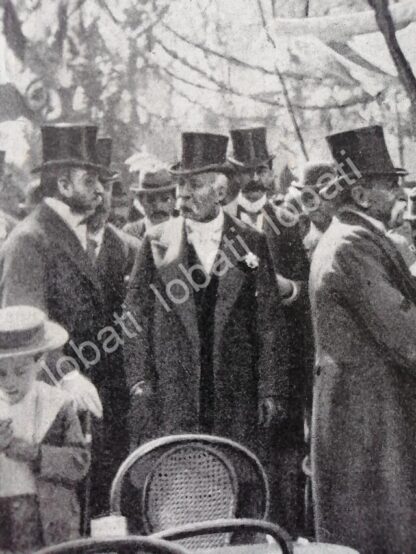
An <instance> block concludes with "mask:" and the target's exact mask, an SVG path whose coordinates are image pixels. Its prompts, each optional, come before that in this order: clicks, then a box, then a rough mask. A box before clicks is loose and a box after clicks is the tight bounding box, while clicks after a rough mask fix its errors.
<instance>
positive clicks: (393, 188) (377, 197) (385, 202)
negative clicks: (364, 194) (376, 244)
mask: <svg viewBox="0 0 416 554" xmlns="http://www.w3.org/2000/svg"><path fill="white" fill-rule="evenodd" d="M403 199H405V193H404V191H403V189H402V188H401V187H400V186H399V178H398V177H397V176H396V175H393V176H391V175H382V176H378V177H373V178H371V182H370V189H369V191H368V203H369V207H368V209H367V213H368V215H370V216H372V217H375V218H376V219H378V220H380V221H382V222H383V223H385V224H386V225H387V224H389V222H390V221H391V218H392V214H393V212H394V211H395V208H396V206H397V203H398V202H399V203H400V202H402V200H403Z"/></svg>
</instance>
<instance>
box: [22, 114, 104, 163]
mask: <svg viewBox="0 0 416 554" xmlns="http://www.w3.org/2000/svg"><path fill="white" fill-rule="evenodd" d="M96 143H97V127H96V126H94V125H73V124H70V123H58V124H55V125H44V126H43V127H42V149H43V161H42V164H41V165H40V166H39V167H36V168H35V169H34V170H33V171H32V173H38V172H39V171H42V170H44V169H47V168H50V167H56V166H68V167H85V168H89V169H96V170H97V171H101V172H103V173H107V172H108V170H107V168H106V167H105V166H103V165H101V164H100V163H99V161H98V158H97V149H96Z"/></svg>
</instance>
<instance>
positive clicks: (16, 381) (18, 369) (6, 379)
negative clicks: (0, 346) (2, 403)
mask: <svg viewBox="0 0 416 554" xmlns="http://www.w3.org/2000/svg"><path fill="white" fill-rule="evenodd" d="M40 357H41V356H40V355H39V354H36V355H33V354H32V355H30V354H29V355H23V356H16V357H10V358H3V359H0V390H2V391H3V392H4V393H5V395H6V398H7V400H8V402H9V403H10V404H16V403H17V402H20V401H21V400H22V399H23V398H24V397H25V396H26V394H27V393H28V392H29V390H30V389H31V388H32V386H33V383H34V382H35V381H36V377H37V374H38V371H39V369H40V364H39V360H40Z"/></svg>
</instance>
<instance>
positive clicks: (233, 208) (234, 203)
mask: <svg viewBox="0 0 416 554" xmlns="http://www.w3.org/2000/svg"><path fill="white" fill-rule="evenodd" d="M238 200H239V198H238V195H237V196H236V197H235V198H233V200H231V202H228V204H226V205H225V206H223V207H222V209H223V210H224V212H225V213H227V214H228V215H232V216H233V217H237V208H238Z"/></svg>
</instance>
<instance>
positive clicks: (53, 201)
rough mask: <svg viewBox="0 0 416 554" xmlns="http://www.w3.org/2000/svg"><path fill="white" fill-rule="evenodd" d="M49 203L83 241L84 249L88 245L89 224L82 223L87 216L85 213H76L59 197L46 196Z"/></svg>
mask: <svg viewBox="0 0 416 554" xmlns="http://www.w3.org/2000/svg"><path fill="white" fill-rule="evenodd" d="M45 204H47V205H48V206H49V207H50V208H51V209H52V210H53V211H54V212H55V213H56V214H58V215H59V217H60V218H61V219H63V221H64V222H65V223H66V224H67V226H68V227H69V228H70V229H71V231H72V232H73V233H75V235H76V237H77V238H78V240H79V241H80V243H81V246H82V247H83V248H84V250H85V249H86V247H87V226H86V224H85V223H81V221H82V220H83V218H84V217H85V216H84V215H83V214H74V213H73V212H72V210H71V208H70V207H69V206H68V204H65V202H62V200H58V199H57V198H51V197H48V198H45Z"/></svg>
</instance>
